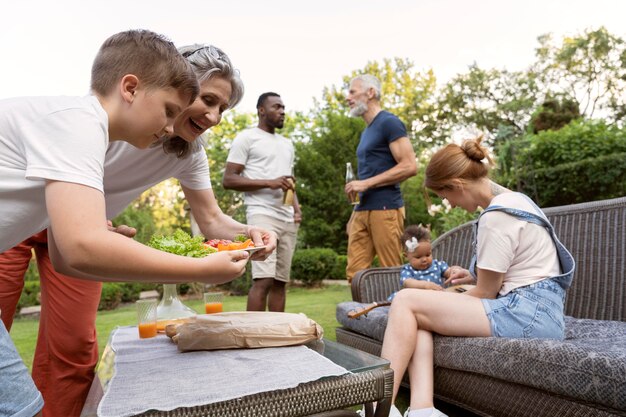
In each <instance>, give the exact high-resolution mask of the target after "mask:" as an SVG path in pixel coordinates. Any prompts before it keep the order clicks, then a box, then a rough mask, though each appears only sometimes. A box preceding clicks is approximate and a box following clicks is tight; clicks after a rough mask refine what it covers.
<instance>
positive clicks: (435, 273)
mask: <svg viewBox="0 0 626 417" xmlns="http://www.w3.org/2000/svg"><path fill="white" fill-rule="evenodd" d="M447 270H448V264H447V263H445V262H444V261H439V260H437V259H433V263H432V264H431V265H430V267H428V268H426V269H415V268H413V267H412V266H411V264H410V263H408V264H404V265H402V269H401V270H400V286H401V287H402V286H404V281H406V280H407V279H409V278H410V279H416V280H418V281H429V282H434V283H435V284H437V285H441V286H442V287H443V282H444V278H443V274H444V272H446V271H447ZM395 296H396V293H395V292H394V293H393V294H391V295H390V296H389V297H388V298H387V301H391V300H393V297H395Z"/></svg>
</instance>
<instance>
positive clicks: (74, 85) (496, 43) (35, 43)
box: [0, 0, 626, 111]
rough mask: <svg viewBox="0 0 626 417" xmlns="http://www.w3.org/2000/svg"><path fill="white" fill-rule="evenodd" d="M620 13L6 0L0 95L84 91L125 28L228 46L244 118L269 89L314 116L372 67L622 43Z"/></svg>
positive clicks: (522, 57)
mask: <svg viewBox="0 0 626 417" xmlns="http://www.w3.org/2000/svg"><path fill="white" fill-rule="evenodd" d="M624 16H626V1H623V0H593V1H589V0H508V1H507V0H485V1H482V0H474V1H468V0H413V1H408V0H406V1H405V0H384V1H374V0H332V1H329V0H310V1H302V0H284V1H283V0H226V1H222V2H217V1H215V0H191V1H185V0H182V1H177V2H176V1H171V0H170V1H163V0H52V1H51V0H20V1H16V0H13V1H10V0H7V1H5V2H4V4H3V5H2V7H1V8H0V68H1V69H0V71H1V74H2V77H0V98H6V97H14V96H26V95H84V94H86V93H87V92H88V89H89V74H90V68H91V62H92V60H93V57H94V56H95V54H96V52H97V50H98V48H99V47H100V44H101V43H102V42H103V41H104V40H105V39H106V38H107V37H108V36H110V35H112V34H114V33H116V32H119V31H122V30H126V29H137V28H142V29H150V30H153V31H155V32H159V33H163V34H165V35H166V36H167V37H169V38H170V39H171V40H172V41H173V42H174V43H175V44H176V45H177V46H182V45H186V44H190V43H211V44H214V45H216V46H219V47H220V48H222V49H223V50H224V51H225V52H226V53H227V54H228V55H229V56H230V57H231V59H232V61H233V63H234V65H235V67H237V68H238V69H239V70H240V72H241V77H242V79H243V81H244V84H245V87H246V94H245V97H244V100H243V101H242V103H241V104H240V105H239V107H238V108H237V109H238V110H239V111H254V106H255V103H256V99H257V97H258V96H259V94H261V93H263V92H265V91H274V92H277V93H279V94H280V95H281V96H282V97H283V101H284V102H285V104H286V106H287V109H288V110H307V109H310V108H311V107H312V105H313V97H318V98H319V97H320V96H321V93H322V90H323V88H324V87H330V86H331V85H339V84H340V83H341V81H342V77H343V76H345V75H349V74H350V73H351V71H353V70H356V69H361V68H363V67H364V66H365V64H366V63H367V62H368V61H381V60H382V59H383V58H393V57H401V58H409V59H410V60H411V61H413V62H414V64H415V67H416V68H417V69H419V70H426V69H429V68H432V69H433V70H434V71H435V75H436V76H437V78H438V79H439V80H441V81H445V80H446V79H449V78H450V77H451V76H453V75H455V74H457V73H460V72H464V71H465V70H466V69H467V66H468V65H470V64H471V63H473V62H477V63H478V64H479V65H480V66H481V67H484V68H492V67H497V68H507V69H509V70H519V69H523V68H525V67H526V66H527V65H529V64H530V63H531V62H532V61H533V59H534V49H535V47H536V46H537V40H536V39H537V36H539V35H541V34H544V33H547V32H552V33H553V34H554V35H555V36H556V37H558V38H560V37H562V36H568V35H574V34H577V33H579V32H582V31H583V30H585V29H588V28H592V29H596V28H598V27H599V26H602V25H603V26H605V27H606V28H607V29H608V30H609V31H610V32H611V33H613V34H615V35H618V36H620V37H622V38H626V30H625V29H624Z"/></svg>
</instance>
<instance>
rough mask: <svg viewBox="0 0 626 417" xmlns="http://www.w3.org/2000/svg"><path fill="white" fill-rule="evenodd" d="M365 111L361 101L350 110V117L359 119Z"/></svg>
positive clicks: (363, 103) (364, 104)
mask: <svg viewBox="0 0 626 417" xmlns="http://www.w3.org/2000/svg"><path fill="white" fill-rule="evenodd" d="M366 111H367V104H366V103H365V102H363V101H357V102H356V104H355V106H354V107H353V108H351V109H350V116H352V117H361V116H363V115H364V114H365V112H366Z"/></svg>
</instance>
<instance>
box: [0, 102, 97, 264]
mask: <svg viewBox="0 0 626 417" xmlns="http://www.w3.org/2000/svg"><path fill="white" fill-rule="evenodd" d="M107 145H108V116H107V113H106V112H105V111H104V109H103V108H102V106H101V105H100V103H99V101H98V100H97V98H96V97H94V96H86V97H20V98H12V99H6V100H0V252H3V251H5V250H7V249H9V248H12V247H13V246H15V245H16V244H18V243H19V242H21V241H22V240H24V239H26V238H28V237H30V236H32V235H33V234H35V233H37V232H40V231H41V230H43V229H45V228H46V227H48V214H47V211H46V204H45V193H44V190H45V180H58V181H65V182H72V183H77V184H82V185H86V186H89V187H93V188H95V189H97V190H99V191H102V190H103V183H102V177H103V170H104V167H103V166H104V155H105V152H106V149H107Z"/></svg>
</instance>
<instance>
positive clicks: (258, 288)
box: [247, 278, 274, 311]
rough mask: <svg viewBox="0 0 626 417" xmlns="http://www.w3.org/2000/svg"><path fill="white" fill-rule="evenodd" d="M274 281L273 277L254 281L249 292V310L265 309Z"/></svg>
mask: <svg viewBox="0 0 626 417" xmlns="http://www.w3.org/2000/svg"><path fill="white" fill-rule="evenodd" d="M273 281H274V279H273V278H259V279H255V280H253V281H252V288H250V291H249V292H248V306H247V310H248V311H265V307H266V306H267V294H268V293H269V291H270V288H271V286H272V282H273Z"/></svg>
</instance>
